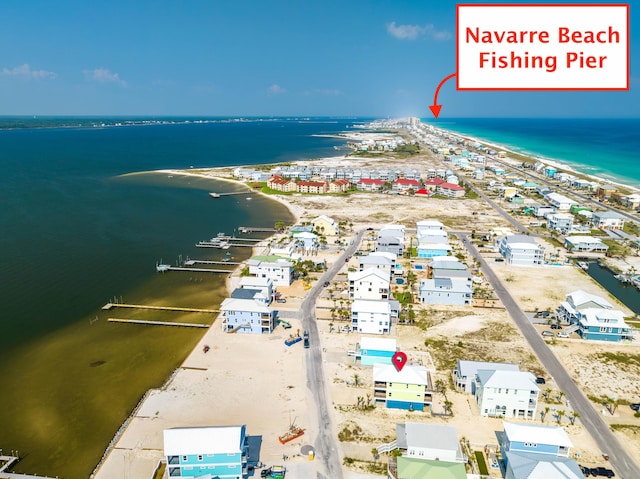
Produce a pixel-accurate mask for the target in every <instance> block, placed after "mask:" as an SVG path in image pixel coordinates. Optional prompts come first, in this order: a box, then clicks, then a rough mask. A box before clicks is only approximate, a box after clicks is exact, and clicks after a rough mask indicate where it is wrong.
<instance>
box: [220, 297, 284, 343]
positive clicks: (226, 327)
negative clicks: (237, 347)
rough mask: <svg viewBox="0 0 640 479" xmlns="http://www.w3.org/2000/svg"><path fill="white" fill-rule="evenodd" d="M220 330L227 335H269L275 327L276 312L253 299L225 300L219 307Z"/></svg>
mask: <svg viewBox="0 0 640 479" xmlns="http://www.w3.org/2000/svg"><path fill="white" fill-rule="evenodd" d="M220 312H221V313H222V315H223V320H222V330H223V331H225V332H227V333H252V334H269V333H271V332H272V331H273V329H274V328H275V326H276V317H277V315H278V313H277V311H274V310H272V309H271V308H269V307H268V306H265V304H264V303H263V302H260V301H257V300H255V299H243V298H233V297H232V298H226V299H225V300H224V301H222V304H221V305H220Z"/></svg>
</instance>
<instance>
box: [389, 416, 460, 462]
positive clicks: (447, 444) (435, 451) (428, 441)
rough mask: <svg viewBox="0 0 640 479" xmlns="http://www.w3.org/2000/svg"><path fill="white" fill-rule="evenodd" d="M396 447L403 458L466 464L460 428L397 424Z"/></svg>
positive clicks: (415, 423) (410, 423) (413, 423)
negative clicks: (461, 445) (459, 437)
mask: <svg viewBox="0 0 640 479" xmlns="http://www.w3.org/2000/svg"><path fill="white" fill-rule="evenodd" d="M396 447H397V448H398V449H400V450H403V451H404V454H403V457H415V458H418V459H424V460H432V461H434V460H437V461H446V462H465V459H466V458H465V456H464V454H462V449H461V447H460V440H459V439H458V428H457V427H455V426H447V425H444V424H425V423H418V422H407V423H404V424H396Z"/></svg>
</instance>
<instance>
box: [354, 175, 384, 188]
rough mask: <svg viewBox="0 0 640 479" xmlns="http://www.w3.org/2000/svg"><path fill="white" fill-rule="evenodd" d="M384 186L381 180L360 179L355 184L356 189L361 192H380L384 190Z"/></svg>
mask: <svg viewBox="0 0 640 479" xmlns="http://www.w3.org/2000/svg"><path fill="white" fill-rule="evenodd" d="M385 184H386V183H385V182H384V181H382V180H373V179H371V178H362V179H361V180H359V181H358V182H357V188H358V189H359V190H361V191H380V190H381V189H383V188H384V186H385Z"/></svg>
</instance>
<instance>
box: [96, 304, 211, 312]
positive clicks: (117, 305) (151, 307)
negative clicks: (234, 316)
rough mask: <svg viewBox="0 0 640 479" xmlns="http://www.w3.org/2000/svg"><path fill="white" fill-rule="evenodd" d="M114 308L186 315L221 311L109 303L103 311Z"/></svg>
mask: <svg viewBox="0 0 640 479" xmlns="http://www.w3.org/2000/svg"><path fill="white" fill-rule="evenodd" d="M112 308H131V309H155V310H158V311H180V312H184V313H219V312H220V310H219V309H199V308H180V307H178V306H150V305H145V304H125V303H107V304H105V305H104V306H103V307H102V309H104V310H105V311H108V310H110V309H112Z"/></svg>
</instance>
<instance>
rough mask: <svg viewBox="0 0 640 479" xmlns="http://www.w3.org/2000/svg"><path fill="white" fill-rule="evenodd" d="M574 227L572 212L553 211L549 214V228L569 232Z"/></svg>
mask: <svg viewBox="0 0 640 479" xmlns="http://www.w3.org/2000/svg"><path fill="white" fill-rule="evenodd" d="M572 227H573V215H572V214H571V213H553V214H550V215H548V216H547V229H550V230H555V231H559V232H560V233H568V232H569V231H571V228H572Z"/></svg>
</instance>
